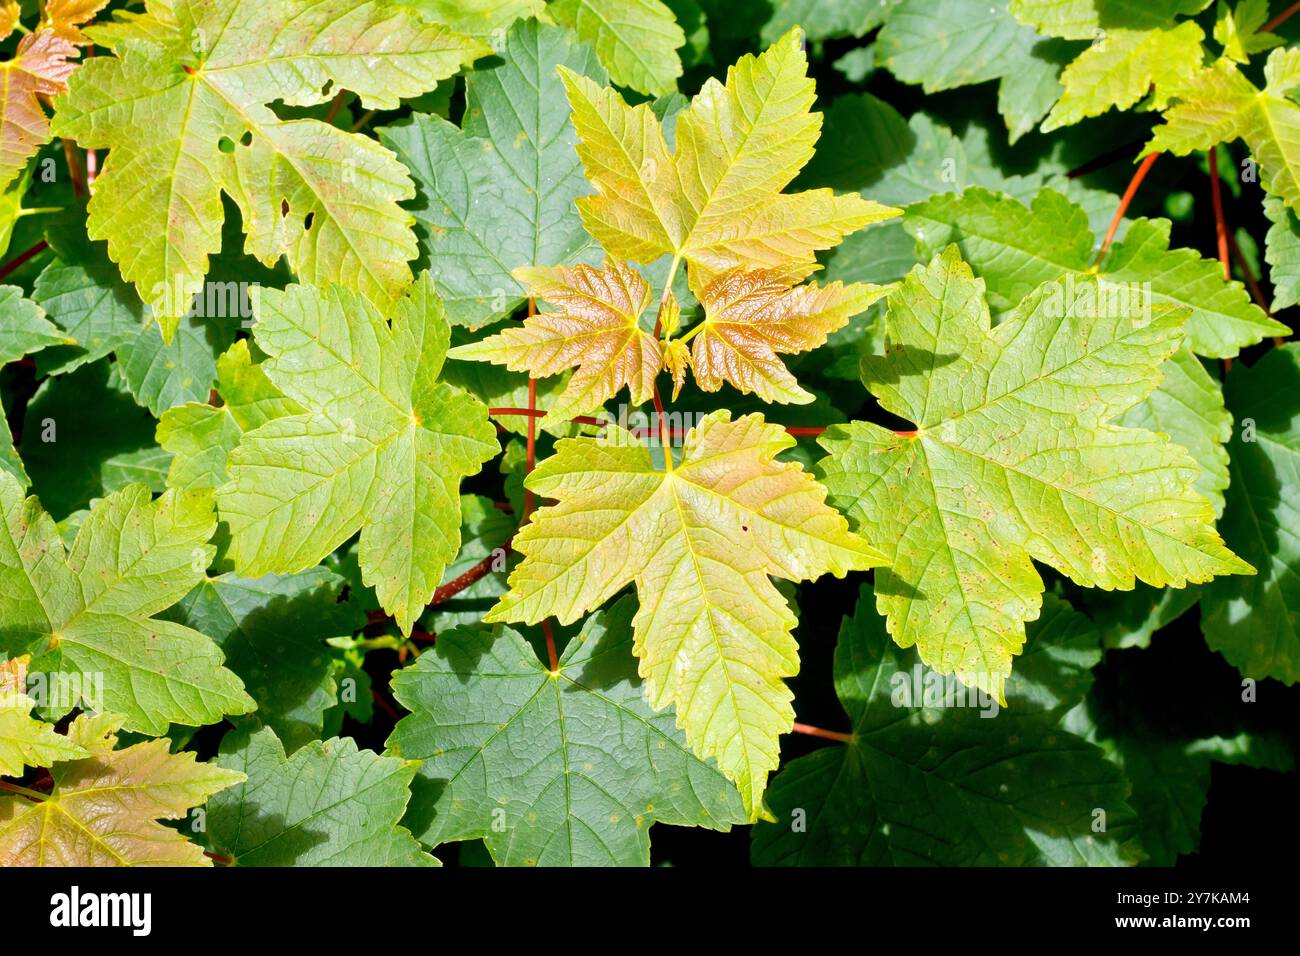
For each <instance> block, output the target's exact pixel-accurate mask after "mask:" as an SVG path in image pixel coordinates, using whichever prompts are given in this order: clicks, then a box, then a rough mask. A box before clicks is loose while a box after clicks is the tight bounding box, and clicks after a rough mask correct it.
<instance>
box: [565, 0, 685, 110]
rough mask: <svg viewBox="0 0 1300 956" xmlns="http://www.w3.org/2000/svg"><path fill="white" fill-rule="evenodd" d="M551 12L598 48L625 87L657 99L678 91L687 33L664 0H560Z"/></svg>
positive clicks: (607, 67)
mask: <svg viewBox="0 0 1300 956" xmlns="http://www.w3.org/2000/svg"><path fill="white" fill-rule="evenodd" d="M547 9H548V10H549V11H550V12H551V14H553V15H554V17H555V19H556V20H557V21H559V22H560V23H562V24H564V25H565V26H566V27H570V28H572V29H573V31H574V32H575V33H577V34H578V36H580V37H582V39H583V40H585V41H586V42H588V43H590V44H591V45H592V46H593V47H595V49H596V53H597V55H598V56H599V57H600V62H601V63H603V64H604V65H605V68H606V69H607V70H609V74H610V76H611V77H612V78H613V80H614V82H615V83H617V84H618V85H619V86H627V87H631V88H632V89H634V90H636V91H638V92H640V93H648V94H650V95H651V96H665V95H667V94H668V93H673V92H675V91H676V90H677V77H679V76H681V75H682V62H681V60H680V59H678V56H677V49H678V47H680V46H682V45H683V44H684V43H685V42H686V34H685V33H684V32H683V31H682V28H681V27H680V26H679V25H678V23H677V20H676V19H675V18H674V17H673V11H672V10H670V9H668V7H667V6H665V5H664V4H663V3H661V2H660V0H555V2H553V3H551V4H550V5H549V6H548V7H547Z"/></svg>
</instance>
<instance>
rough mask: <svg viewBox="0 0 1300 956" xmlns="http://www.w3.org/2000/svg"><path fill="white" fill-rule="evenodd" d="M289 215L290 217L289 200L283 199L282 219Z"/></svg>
mask: <svg viewBox="0 0 1300 956" xmlns="http://www.w3.org/2000/svg"><path fill="white" fill-rule="evenodd" d="M287 215H289V200H287V199H281V200H280V218H281V219H283V218H284V217H285V216H287Z"/></svg>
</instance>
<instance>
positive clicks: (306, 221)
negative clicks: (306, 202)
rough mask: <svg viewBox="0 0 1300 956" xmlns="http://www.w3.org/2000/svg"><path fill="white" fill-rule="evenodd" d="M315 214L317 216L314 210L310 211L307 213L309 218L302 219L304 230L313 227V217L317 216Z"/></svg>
mask: <svg viewBox="0 0 1300 956" xmlns="http://www.w3.org/2000/svg"><path fill="white" fill-rule="evenodd" d="M315 216H316V213H314V212H309V213H307V218H306V219H304V220H303V221H302V228H303V230H304V231H306V230H308V229H310V228H311V221H312V219H314V218H315Z"/></svg>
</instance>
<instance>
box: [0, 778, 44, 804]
mask: <svg viewBox="0 0 1300 956" xmlns="http://www.w3.org/2000/svg"><path fill="white" fill-rule="evenodd" d="M0 790H8V791H9V792H10V793H16V794H18V796H20V797H26V798H27V799H28V800H31V801H34V802H36V803H43V802H44V801H46V800H48V799H50V795H49V794H48V793H41V792H39V791H37V790H29V789H27V788H26V787H20V786H18V784H16V783H8V782H6V781H4V780H0Z"/></svg>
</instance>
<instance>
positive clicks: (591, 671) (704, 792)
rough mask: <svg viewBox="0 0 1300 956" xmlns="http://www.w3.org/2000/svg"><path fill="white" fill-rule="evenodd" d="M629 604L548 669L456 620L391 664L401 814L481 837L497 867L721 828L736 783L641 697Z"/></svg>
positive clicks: (644, 856)
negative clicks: (660, 826) (424, 646)
mask: <svg viewBox="0 0 1300 956" xmlns="http://www.w3.org/2000/svg"><path fill="white" fill-rule="evenodd" d="M633 612H634V602H633V601H632V599H631V598H624V599H623V600H621V601H619V602H618V603H617V604H615V605H614V606H613V607H611V608H610V609H609V610H607V611H601V612H600V613H598V614H595V615H593V616H592V617H590V618H588V619H587V620H586V622H585V623H584V624H583V628H582V631H581V633H579V634H578V635H577V636H576V637H574V638H573V639H572V640H571V641H570V642H569V645H568V647H566V648H565V649H564V654H563V655H562V656H561V658H560V662H559V667H558V668H557V669H556V670H555V671H554V672H552V671H550V670H548V669H547V668H546V666H545V665H544V664H543V663H542V662H541V661H540V660H539V659H538V657H537V654H536V652H535V651H534V650H533V649H532V648H531V647H530V646H529V645H528V643H527V642H526V641H525V640H524V639H523V638H522V637H521V636H520V635H519V634H518V633H517V632H515V631H513V630H511V629H509V628H501V627H497V628H493V629H488V628H483V627H473V628H463V629H459V630H455V631H451V632H450V633H443V634H439V635H438V643H437V645H436V646H435V647H434V648H433V649H432V650H430V651H428V652H426V653H424V654H421V655H420V657H419V659H418V660H417V661H416V663H415V665H414V666H413V667H409V668H405V669H403V670H402V671H399V672H398V673H397V674H396V675H395V677H394V680H393V694H394V696H396V698H397V699H398V701H399V702H401V703H402V705H403V706H405V707H406V708H407V709H408V710H410V711H411V715H410V716H409V717H405V718H403V719H402V721H401V722H400V723H398V725H397V727H396V728H394V730H393V733H392V735H391V736H390V737H389V738H388V751H389V752H390V753H392V754H394V755H395V756H401V757H407V758H415V759H417V760H421V761H423V763H422V765H421V767H420V770H419V774H418V776H417V778H416V783H415V785H414V786H413V788H412V792H413V797H412V801H411V811H410V814H409V816H408V822H409V823H410V825H411V826H412V827H413V828H414V829H415V832H416V833H417V834H418V835H419V837H420V838H421V840H422V841H423V842H425V843H428V844H430V845H434V846H436V845H437V844H439V843H445V842H447V841H451V840H469V839H474V838H477V837H481V838H483V839H484V841H485V842H486V843H487V847H488V851H489V852H490V853H491V854H492V857H493V859H494V860H495V861H496V863H497V864H498V865H501V866H518V865H543V866H547V865H567V866H574V865H577V866H593V865H622V866H629V865H639V866H645V865H647V864H648V863H649V862H650V827H651V825H652V824H653V823H655V822H663V823H672V824H678V825H683V826H702V827H708V828H709V829H727V828H729V826H730V825H731V824H735V823H744V822H745V821H746V819H747V817H746V815H745V812H744V808H743V806H742V805H741V801H740V797H739V795H738V794H737V793H736V788H735V787H734V786H733V785H732V784H731V782H730V781H728V780H727V779H726V778H725V777H724V776H723V775H722V773H720V772H719V770H718V768H717V767H716V766H715V765H713V764H712V763H707V762H705V761H703V760H700V759H699V758H697V757H696V756H695V755H694V754H692V753H691V752H690V751H689V750H688V749H687V746H686V741H685V739H684V738H683V735H682V732H681V731H680V730H679V729H677V727H676V726H674V722H673V715H672V713H671V712H669V711H663V712H661V713H655V712H654V711H653V710H652V709H651V707H650V706H649V704H647V703H646V700H645V696H644V694H643V692H642V688H641V681H640V679H639V678H638V677H637V674H636V667H635V665H634V664H633V657H632V616H633Z"/></svg>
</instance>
